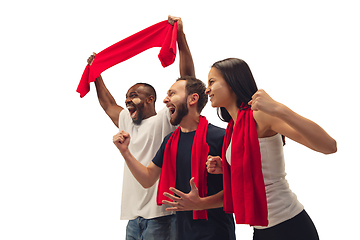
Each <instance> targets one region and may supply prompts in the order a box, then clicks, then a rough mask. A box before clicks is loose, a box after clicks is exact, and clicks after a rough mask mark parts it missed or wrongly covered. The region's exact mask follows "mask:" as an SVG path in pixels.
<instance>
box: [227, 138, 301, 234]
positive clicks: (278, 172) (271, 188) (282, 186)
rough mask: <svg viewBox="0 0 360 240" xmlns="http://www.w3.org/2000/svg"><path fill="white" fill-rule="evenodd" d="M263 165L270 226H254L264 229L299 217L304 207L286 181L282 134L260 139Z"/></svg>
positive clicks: (229, 152) (228, 149)
mask: <svg viewBox="0 0 360 240" xmlns="http://www.w3.org/2000/svg"><path fill="white" fill-rule="evenodd" d="M259 144H260V153H261V165H262V172H263V176H264V183H265V190H266V198H267V206H268V219H269V225H268V226H267V227H260V226H254V227H255V228H257V229H264V228H269V227H272V226H275V225H277V224H279V223H282V222H284V221H286V220H288V219H290V218H293V217H295V216H296V215H298V214H299V213H300V212H301V211H302V210H303V209H304V207H303V205H302V204H301V203H300V202H299V201H298V200H297V197H296V195H295V194H294V193H293V192H292V191H291V190H290V188H289V184H288V182H287V180H286V179H285V176H286V173H285V161H284V153H283V143H282V138H281V135H280V134H276V135H274V136H272V137H267V138H259ZM230 149H231V142H230V144H229V147H228V148H227V151H226V159H227V161H228V163H229V165H231V151H230Z"/></svg>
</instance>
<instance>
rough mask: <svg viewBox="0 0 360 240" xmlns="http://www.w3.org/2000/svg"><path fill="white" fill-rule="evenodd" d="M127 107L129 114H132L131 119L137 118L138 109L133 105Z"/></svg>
mask: <svg viewBox="0 0 360 240" xmlns="http://www.w3.org/2000/svg"><path fill="white" fill-rule="evenodd" d="M126 107H127V109H128V110H129V112H130V116H131V118H135V117H136V113H137V110H136V108H135V107H134V106H132V105H127V106H126Z"/></svg>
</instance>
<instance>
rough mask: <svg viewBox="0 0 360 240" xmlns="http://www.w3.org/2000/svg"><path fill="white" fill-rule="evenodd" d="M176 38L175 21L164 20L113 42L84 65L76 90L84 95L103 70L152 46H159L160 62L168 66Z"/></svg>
mask: <svg viewBox="0 0 360 240" xmlns="http://www.w3.org/2000/svg"><path fill="white" fill-rule="evenodd" d="M176 39H177V23H176V22H175V24H174V25H171V24H170V23H169V22H168V21H167V20H166V21H162V22H159V23H157V24H155V25H152V26H150V27H148V28H146V29H144V30H142V31H140V32H138V33H136V34H134V35H131V36H130V37H127V38H125V39H123V40H121V41H120V42H118V43H115V44H114V45H112V46H110V47H108V48H106V49H104V50H103V51H101V52H99V53H98V54H96V57H95V59H94V61H93V63H92V64H91V66H89V65H87V66H86V68H85V70H84V73H83V75H82V77H81V80H80V83H79V86H78V88H77V90H76V91H77V92H78V93H80V97H84V96H85V95H86V94H87V93H88V92H89V91H90V82H94V81H95V79H96V78H97V77H98V76H99V75H100V74H101V73H102V72H103V71H105V70H106V69H108V68H110V67H112V66H114V65H116V64H118V63H120V62H123V61H125V60H127V59H129V58H131V57H133V56H135V55H137V54H139V53H141V52H143V51H145V50H147V49H149V48H152V47H161V50H160V53H159V55H158V56H159V59H160V61H161V64H162V66H163V67H167V66H169V65H170V64H172V63H173V62H174V60H175V56H176Z"/></svg>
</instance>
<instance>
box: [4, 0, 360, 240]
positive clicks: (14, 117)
mask: <svg viewBox="0 0 360 240" xmlns="http://www.w3.org/2000/svg"><path fill="white" fill-rule="evenodd" d="M0 9H1V14H0V30H1V31H0V34H1V38H0V43H1V44H0V53H1V57H0V68H1V77H2V79H1V94H0V104H1V120H0V121H1V124H0V129H1V145H0V146H1V151H0V239H4V240H13V239H30V238H36V239H124V234H125V226H126V223H127V221H121V220H120V219H119V215H120V204H121V202H120V199H121V198H120V196H121V188H122V171H123V164H124V161H123V159H122V157H121V155H120V153H119V152H118V150H117V149H116V147H115V146H113V143H112V136H113V135H114V134H116V133H117V131H118V129H117V128H116V127H115V126H114V125H113V124H112V122H111V121H110V119H108V117H107V116H106V115H105V113H104V112H103V110H102V109H101V107H100V105H99V103H98V100H97V97H96V91H95V86H94V85H93V84H92V85H91V91H90V92H89V93H88V95H86V96H85V97H84V98H82V99H81V98H80V97H79V94H78V93H76V92H75V90H76V88H77V85H78V83H79V81H80V78H81V75H82V72H83V70H84V68H85V66H86V59H87V58H88V57H89V56H90V54H91V53H92V52H93V51H94V52H100V51H101V50H103V49H104V48H106V47H108V46H110V45H112V44H113V43H115V42H118V41H119V40H121V39H123V38H125V37H127V36H129V35H131V34H133V33H135V32H137V31H140V30H142V29H144V28H146V27H148V26H150V25H152V24H155V23H157V22H160V21H162V20H166V19H167V16H168V15H169V14H171V15H174V16H180V17H182V19H183V22H184V31H185V34H186V36H187V40H188V43H189V46H190V49H191V51H192V54H193V58H194V62H195V68H196V74H197V77H198V78H199V79H201V80H203V81H204V82H206V81H207V74H208V71H209V69H210V66H211V65H212V63H213V62H215V61H217V60H221V59H224V58H228V57H237V58H241V59H244V60H245V61H246V62H247V63H248V64H249V66H250V68H251V69H252V72H253V74H254V77H255V79H256V81H257V84H258V87H259V88H263V89H265V90H266V91H267V92H268V93H269V94H270V96H272V97H273V98H274V99H275V100H277V101H279V102H282V103H284V104H285V105H287V106H288V107H290V108H291V109H293V110H294V111H296V112H298V113H299V114H301V115H303V116H305V117H307V118H309V119H311V120H313V121H315V122H316V123H318V124H319V125H321V126H322V127H323V128H324V129H325V130H326V131H327V132H328V133H329V134H330V135H331V136H332V137H334V138H335V139H336V140H337V143H338V152H337V153H335V154H332V155H323V154H320V153H316V152H313V151H311V150H309V149H307V148H305V147H303V146H300V145H298V144H296V143H294V142H292V141H291V140H288V141H287V145H286V146H285V157H286V167H287V173H288V181H289V183H290V187H291V189H292V190H293V191H294V192H295V193H296V194H297V196H298V198H299V200H300V202H301V203H302V204H303V205H304V206H305V209H306V210H307V212H308V213H309V215H310V216H311V218H312V220H313V221H314V223H315V225H316V227H317V229H318V232H319V235H320V238H321V239H347V238H350V237H352V239H354V237H353V236H355V234H356V231H357V230H356V227H357V225H359V223H360V222H359V220H358V216H359V214H360V209H359V201H358V200H357V196H358V193H357V192H358V189H359V186H358V183H359V180H358V179H359V178H358V167H359V164H358V161H359V156H358V155H357V153H356V148H357V147H356V146H357V142H356V141H355V140H356V139H357V137H358V136H359V128H358V127H357V124H358V117H357V116H358V114H356V110H357V108H358V106H359V101H358V97H357V95H358V94H357V90H358V87H357V86H358V82H359V80H360V73H359V66H360V60H359V59H360V58H359V56H360V47H359V46H360V44H359V43H360V35H359V23H360V16H359V10H360V9H359V4H358V3H357V1H350V0H342V1H331V0H330V1H325V0H323V1H318V0H311V1H309V0H306V1H285V0H282V1H265V0H264V1H254V0H245V1H240V0H238V1H173V2H170V1H106V0H104V1H83V0H81V1H76V0H72V1H66V0H65V1H40V0H38V1H36V0H35V1H2V2H1V3H0ZM158 52H159V49H157V48H156V49H150V50H148V51H146V52H144V53H142V54H140V55H138V56H136V57H134V58H132V59H130V60H128V61H126V62H124V63H121V64H119V65H117V66H115V67H113V68H111V69H109V70H107V71H105V72H104V73H103V78H104V81H105V84H106V85H107V87H108V88H109V90H110V92H111V93H112V94H113V96H114V97H115V99H116V100H117V102H118V104H120V105H122V106H124V100H125V94H126V91H127V89H128V88H129V87H130V86H132V85H133V84H134V83H136V82H148V83H150V84H152V85H154V87H155V88H156V90H157V93H158V101H157V105H156V107H157V110H160V109H161V108H162V107H164V104H163V103H162V100H163V99H164V97H165V94H166V91H167V89H168V88H169V87H170V85H171V84H172V83H173V82H174V81H175V79H176V78H177V77H178V76H179V72H178V64H179V62H178V57H177V59H176V62H175V63H174V64H173V65H171V66H169V67H167V68H165V69H164V68H163V67H162V66H161V64H160V62H159V60H158V58H157V54H158ZM203 114H204V115H206V116H207V118H208V119H209V121H210V122H212V123H214V124H216V125H218V126H222V127H226V125H225V123H223V122H221V121H220V120H219V119H218V117H217V115H216V110H215V109H212V108H211V106H210V105H207V106H206V108H205V110H204V111H203ZM128 194H131V193H128ZM236 234H237V238H238V239H252V228H250V227H248V226H241V225H237V226H236ZM355 238H356V237H355Z"/></svg>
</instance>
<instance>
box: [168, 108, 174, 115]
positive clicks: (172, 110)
mask: <svg viewBox="0 0 360 240" xmlns="http://www.w3.org/2000/svg"><path fill="white" fill-rule="evenodd" d="M168 109H169V112H170V116H172V115H174V113H175V107H174V106H168Z"/></svg>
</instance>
